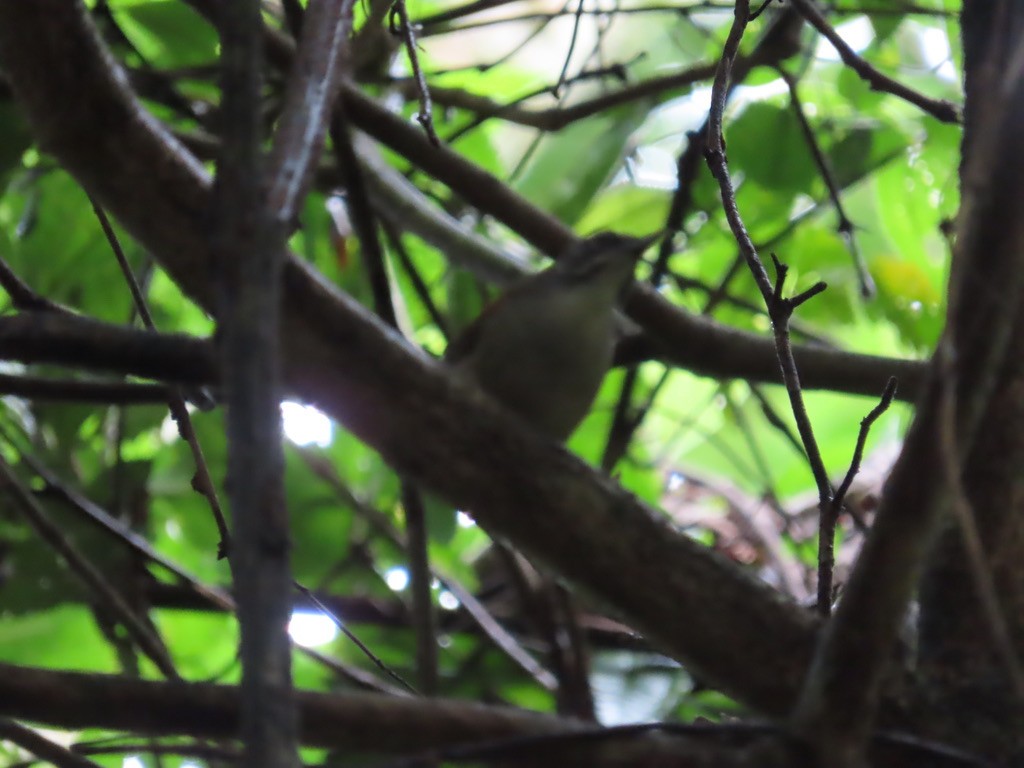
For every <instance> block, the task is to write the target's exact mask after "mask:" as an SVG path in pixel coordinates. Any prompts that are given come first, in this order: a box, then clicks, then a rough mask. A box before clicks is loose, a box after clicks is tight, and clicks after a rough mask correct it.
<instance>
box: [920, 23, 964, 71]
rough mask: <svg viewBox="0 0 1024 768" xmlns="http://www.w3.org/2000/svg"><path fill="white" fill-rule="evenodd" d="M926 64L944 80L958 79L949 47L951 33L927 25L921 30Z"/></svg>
mask: <svg viewBox="0 0 1024 768" xmlns="http://www.w3.org/2000/svg"><path fill="white" fill-rule="evenodd" d="M920 35H921V51H922V54H923V55H924V60H925V64H927V66H928V67H929V68H930V69H933V70H935V72H936V73H937V74H938V75H939V77H941V78H942V79H944V80H949V81H956V79H957V77H958V75H957V72H956V66H955V65H954V64H953V52H952V51H951V50H950V48H949V35H948V34H947V33H946V31H945V30H943V29H938V28H936V27H925V28H923V29H922V30H921V31H920Z"/></svg>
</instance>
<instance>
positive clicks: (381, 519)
mask: <svg viewBox="0 0 1024 768" xmlns="http://www.w3.org/2000/svg"><path fill="white" fill-rule="evenodd" d="M300 453H301V455H302V458H303V459H304V460H305V461H306V463H307V465H308V466H309V467H310V469H312V470H313V472H314V473H315V474H316V475H317V476H318V477H320V478H321V479H322V480H323V481H324V482H326V483H327V484H328V485H329V486H330V487H331V488H332V489H333V490H334V492H335V493H336V494H338V496H339V497H340V498H341V500H342V502H343V503H344V504H347V505H348V506H349V507H351V508H352V509H353V510H354V511H356V512H357V513H358V514H359V515H360V516H361V517H362V518H363V519H365V520H366V521H367V522H368V523H369V524H370V525H371V526H372V527H373V528H374V530H376V531H377V533H378V534H380V536H381V537H383V539H384V540H385V541H387V542H388V543H390V544H391V545H392V546H393V547H394V548H395V549H396V550H397V551H398V552H400V553H402V554H405V553H406V552H407V551H408V546H409V545H408V544H407V543H406V540H405V537H403V536H402V535H401V534H400V533H399V532H398V531H397V530H395V527H394V526H393V525H392V524H391V520H390V519H389V518H388V517H387V516H386V515H384V514H383V513H382V512H380V510H378V509H375V508H374V507H372V506H371V505H369V504H367V503H365V502H364V501H362V500H361V499H359V497H357V496H356V495H355V494H354V493H353V492H352V490H351V489H350V488H348V487H347V486H346V485H345V484H344V483H343V482H342V481H341V479H340V478H339V477H338V474H337V472H336V471H335V469H334V467H333V466H331V464H330V463H329V462H327V461H325V460H323V459H322V458H321V457H319V456H317V455H315V454H313V453H312V452H310V451H301V452H300ZM432 574H433V576H434V578H436V579H437V580H438V581H440V582H441V584H443V585H444V587H445V589H447V590H448V591H449V592H451V593H452V594H453V595H454V596H455V599H457V600H458V601H459V603H461V604H462V607H463V608H465V609H466V612H467V613H468V614H469V615H470V617H471V618H472V619H473V620H474V621H475V622H476V623H477V626H479V627H480V629H481V630H482V631H483V633H484V635H485V636H486V637H487V639H488V640H490V642H491V643H492V644H493V645H494V646H495V647H496V648H497V649H498V650H500V651H501V652H502V653H504V654H505V655H506V656H508V658H509V659H510V660H511V661H512V662H513V663H515V664H516V665H517V666H519V667H520V668H521V669H522V670H523V671H524V672H526V673H527V674H528V675H530V677H531V678H532V679H533V680H534V681H535V682H537V683H538V684H539V685H540V686H541V687H542V688H544V689H546V690H553V689H554V688H555V687H556V685H557V682H556V681H555V678H554V676H553V675H552V674H551V672H550V671H548V670H547V669H545V668H544V667H543V666H541V665H540V664H539V663H538V662H537V660H536V659H534V658H533V656H531V655H530V654H529V653H528V652H527V651H526V650H525V649H524V648H523V647H522V645H520V643H519V641H517V640H516V639H515V637H513V636H512V635H511V634H510V633H509V631H508V630H507V629H505V628H504V627H503V626H502V625H501V623H500V622H499V621H498V620H497V619H495V618H494V616H492V615H491V613H490V612H489V611H488V610H487V608H486V607H485V606H484V605H483V604H482V603H481V602H480V600H479V599H478V598H477V597H476V596H475V595H474V594H473V593H472V592H470V590H468V589H467V588H466V587H465V586H463V585H462V584H461V583H460V582H459V581H458V579H455V578H454V577H451V576H449V575H447V574H445V573H443V572H440V571H438V570H436V569H435V570H433V571H432Z"/></svg>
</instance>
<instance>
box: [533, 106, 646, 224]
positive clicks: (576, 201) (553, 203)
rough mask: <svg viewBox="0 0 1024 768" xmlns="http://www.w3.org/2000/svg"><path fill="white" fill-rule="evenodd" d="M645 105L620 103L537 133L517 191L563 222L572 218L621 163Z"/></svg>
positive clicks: (585, 205)
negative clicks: (537, 139)
mask: <svg viewBox="0 0 1024 768" xmlns="http://www.w3.org/2000/svg"><path fill="white" fill-rule="evenodd" d="M646 114H647V107H646V106H645V105H642V104H641V105H634V106H631V107H621V108H619V109H616V110H613V111H609V112H606V113H604V114H602V115H599V116H596V117H593V118H590V119H589V120H583V121H580V122H577V123H573V124H572V125H570V126H568V127H567V128H564V129H562V130H561V131H559V132H558V133H554V134H551V135H547V136H545V137H544V138H542V139H541V142H540V147H539V149H538V150H537V151H536V152H535V153H534V155H533V157H532V159H531V161H530V163H529V165H528V166H527V168H526V171H525V173H523V175H522V177H521V178H520V179H519V180H518V181H517V182H515V184H514V187H515V189H516V191H517V192H519V193H520V194H521V195H523V196H524V197H526V199H528V200H530V201H531V202H532V203H534V204H535V205H539V206H540V207H542V208H544V209H545V210H547V211H549V212H550V213H552V214H553V215H555V216H557V217H558V218H559V219H561V220H562V221H564V222H565V223H567V224H575V222H576V221H577V220H578V219H579V218H580V216H581V215H582V214H583V212H584V211H585V210H586V209H587V208H588V207H589V206H590V204H591V202H592V201H593V199H594V197H595V195H596V194H597V193H598V190H600V189H601V188H602V187H603V186H604V185H605V184H606V183H607V182H608V180H609V178H610V177H611V175H612V173H613V172H614V171H615V170H617V169H618V168H619V166H620V165H621V164H622V161H623V158H624V157H625V155H626V151H627V148H628V143H629V138H630V136H632V134H633V132H634V131H635V130H636V129H637V127H638V126H639V125H640V123H641V122H642V121H643V118H644V116H645V115H646Z"/></svg>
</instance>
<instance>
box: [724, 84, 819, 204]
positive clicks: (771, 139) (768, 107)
mask: <svg viewBox="0 0 1024 768" xmlns="http://www.w3.org/2000/svg"><path fill="white" fill-rule="evenodd" d="M725 138H726V140H727V142H728V144H727V147H726V151H727V153H728V157H729V168H730V171H731V172H732V173H733V174H740V173H741V174H743V175H744V176H745V177H746V178H748V179H750V180H753V181H756V182H757V183H758V184H760V185H761V186H763V187H765V188H766V189H770V190H778V191H788V192H791V193H795V192H804V191H806V190H807V187H808V186H809V185H810V184H811V182H812V181H813V180H814V178H815V177H816V176H817V170H816V168H815V166H814V160H813V158H812V157H811V153H810V151H809V150H808V148H807V140H806V139H805V138H804V135H803V132H802V131H801V130H800V124H799V123H798V122H797V119H796V117H795V116H794V114H793V110H792V109H791V108H789V107H779V106H775V105H774V104H767V103H764V102H756V103H754V104H750V105H748V106H747V107H746V108H745V109H744V110H743V112H742V114H740V116H739V117H738V118H736V120H734V121H732V122H731V123H730V124H729V125H727V126H726V129H725Z"/></svg>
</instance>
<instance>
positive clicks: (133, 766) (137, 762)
mask: <svg viewBox="0 0 1024 768" xmlns="http://www.w3.org/2000/svg"><path fill="white" fill-rule="evenodd" d="M121 768H146V766H145V764H143V762H142V760H141V759H140V758H139V756H138V755H128V757H126V758H125V759H124V760H122V761H121Z"/></svg>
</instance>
